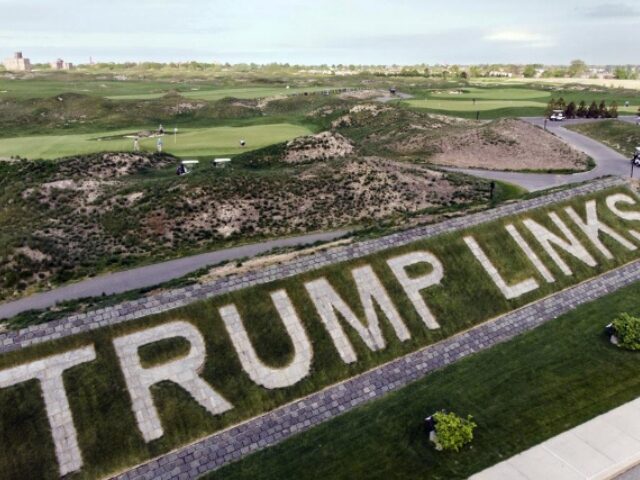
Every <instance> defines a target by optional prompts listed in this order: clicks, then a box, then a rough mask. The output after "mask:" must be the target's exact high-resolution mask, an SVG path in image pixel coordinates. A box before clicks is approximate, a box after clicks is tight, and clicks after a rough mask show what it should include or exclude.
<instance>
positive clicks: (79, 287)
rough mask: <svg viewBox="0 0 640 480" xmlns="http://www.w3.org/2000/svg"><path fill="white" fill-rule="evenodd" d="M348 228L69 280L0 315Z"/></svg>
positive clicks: (0, 307)
mask: <svg viewBox="0 0 640 480" xmlns="http://www.w3.org/2000/svg"><path fill="white" fill-rule="evenodd" d="M348 233H349V231H348V230H336V231H333V232H324V233H313V234H310V235H300V236H297V237H289V238H280V239H276V240H269V241H267V242H263V243H256V244H250V245H243V246H240V247H234V248H227V249H225V250H217V251H213V252H208V253H202V254H200V255H193V256H190V257H185V258H178V259H176V260H170V261H167V262H162V263H156V264H154V265H148V266H145V267H139V268H134V269H131V270H125V271H122V272H116V273H108V274H105V275H100V276H98V277H94V278H90V279H87V280H83V281H80V282H78V283H72V284H70V285H67V286H64V287H60V288H56V289H53V290H49V291H48V292H42V293H37V294H35V295H31V296H29V297H25V298H22V299H20V300H16V301H13V302H8V303H3V304H0V318H10V317H12V316H14V315H17V314H19V313H21V312H25V311H27V310H34V309H43V308H48V307H51V306H53V305H55V304H56V303H58V302H61V301H65V300H74V299H78V298H86V297H95V296H99V295H102V294H103V293H104V294H107V295H110V294H113V293H122V292H128V291H129V290H136V289H139V288H145V287H152V286H154V285H158V284H160V283H163V282H167V281H169V280H173V279H175V278H180V277H182V276H184V275H187V274H188V273H191V272H194V271H196V270H198V269H200V268H203V267H206V266H209V265H215V264H217V263H220V262H224V261H228V260H236V259H239V258H244V257H253V256H256V255H260V254H262V253H265V252H268V251H270V250H272V249H274V248H279V247H292V246H300V245H309V244H312V243H315V242H318V241H330V240H335V239H336V238H340V237H342V236H344V235H346V234H348Z"/></svg>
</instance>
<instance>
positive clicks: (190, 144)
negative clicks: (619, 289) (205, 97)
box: [0, 123, 311, 160]
mask: <svg viewBox="0 0 640 480" xmlns="http://www.w3.org/2000/svg"><path fill="white" fill-rule="evenodd" d="M167 128H168V130H169V132H171V128H169V127H167ZM140 130H144V128H140V129H136V128H135V127H134V128H130V129H127V130H116V131H105V132H95V133H89V134H76V135H41V136H29V137H13V138H4V139H0V158H1V157H12V156H20V157H22V158H29V159H50V160H52V159H56V158H60V157H66V156H71V155H84V154H89V153H97V152H104V151H112V152H123V151H133V140H131V139H129V138H124V135H127V134H129V135H130V134H132V133H133V132H136V131H140ZM310 133H311V130H309V129H308V128H305V127H303V126H299V125H291V124H286V123H279V124H269V125H255V126H246V127H212V128H181V129H179V134H178V137H177V141H176V142H174V136H173V134H171V133H169V134H167V136H166V137H165V138H164V139H163V140H164V151H166V152H167V153H171V154H174V155H179V156H197V157H204V156H213V155H227V154H238V153H241V152H242V151H244V150H246V149H243V148H241V147H240V145H239V140H240V139H241V138H244V139H245V140H246V141H247V148H251V149H253V148H262V147H265V146H267V145H271V144H274V143H280V142H284V141H286V140H290V139H292V138H295V137H298V136H302V135H308V134H310ZM112 136H118V137H120V138H106V139H104V140H101V139H102V137H112ZM140 147H141V149H142V150H143V151H150V152H153V151H155V149H156V139H155V138H146V139H142V140H141V141H140Z"/></svg>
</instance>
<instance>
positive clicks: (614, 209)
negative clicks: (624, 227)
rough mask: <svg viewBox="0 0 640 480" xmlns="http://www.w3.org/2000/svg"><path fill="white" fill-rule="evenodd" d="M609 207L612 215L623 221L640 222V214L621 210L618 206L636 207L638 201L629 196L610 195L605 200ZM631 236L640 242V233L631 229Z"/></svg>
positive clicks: (622, 194)
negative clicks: (622, 204)
mask: <svg viewBox="0 0 640 480" xmlns="http://www.w3.org/2000/svg"><path fill="white" fill-rule="evenodd" d="M605 202H606V204H607V207H609V210H611V213H613V214H614V215H616V216H617V217H619V218H622V219H623V220H631V221H640V212H634V211H632V210H620V209H619V208H618V206H617V204H618V203H626V204H627V205H635V204H636V201H635V200H634V199H633V198H632V197H630V196H629V195H625V194H624V193H616V194H613V195H609V196H608V197H607V199H606V200H605ZM629 235H631V236H632V237H633V238H635V239H636V240H640V232H638V231H637V230H633V229H630V230H629Z"/></svg>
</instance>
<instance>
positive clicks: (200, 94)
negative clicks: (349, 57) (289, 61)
mask: <svg viewBox="0 0 640 480" xmlns="http://www.w3.org/2000/svg"><path fill="white" fill-rule="evenodd" d="M331 88H332V87H328V86H327V87H325V86H322V87H298V88H289V89H287V88H285V86H278V87H245V88H216V89H210V88H204V89H202V90H200V89H198V90H191V91H183V93H182V95H183V96H184V97H186V98H191V99H195V100H207V101H215V100H221V99H223V98H226V97H233V98H244V99H248V98H264V97H274V96H277V95H295V94H301V93H305V92H319V91H322V90H327V89H331ZM164 93H166V91H165V92H158V93H148V94H138V93H132V94H127V95H110V96H107V98H109V99H111V100H143V99H152V98H159V97H161V96H162V95H164Z"/></svg>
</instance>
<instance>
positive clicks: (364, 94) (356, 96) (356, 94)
mask: <svg viewBox="0 0 640 480" xmlns="http://www.w3.org/2000/svg"><path fill="white" fill-rule="evenodd" d="M387 95H389V92H388V91H387V90H357V91H353V92H345V93H341V94H340V95H338V97H339V98H341V99H343V100H371V99H374V98H380V97H385V96H387Z"/></svg>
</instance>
